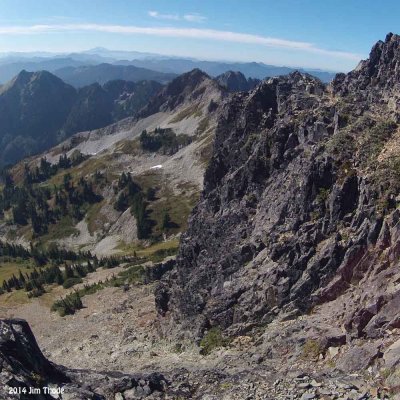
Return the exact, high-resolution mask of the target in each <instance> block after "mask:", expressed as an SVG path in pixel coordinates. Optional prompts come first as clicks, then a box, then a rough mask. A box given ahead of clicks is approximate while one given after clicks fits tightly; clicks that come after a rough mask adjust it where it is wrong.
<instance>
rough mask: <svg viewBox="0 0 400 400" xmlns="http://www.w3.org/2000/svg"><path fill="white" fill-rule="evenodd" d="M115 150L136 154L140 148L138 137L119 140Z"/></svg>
mask: <svg viewBox="0 0 400 400" xmlns="http://www.w3.org/2000/svg"><path fill="white" fill-rule="evenodd" d="M115 151H116V152H121V153H124V154H131V155H137V154H140V153H141V151H142V150H141V147H140V142H139V139H134V140H121V141H120V142H118V143H117V145H116V148H115Z"/></svg>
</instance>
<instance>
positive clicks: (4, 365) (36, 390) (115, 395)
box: [0, 319, 168, 400]
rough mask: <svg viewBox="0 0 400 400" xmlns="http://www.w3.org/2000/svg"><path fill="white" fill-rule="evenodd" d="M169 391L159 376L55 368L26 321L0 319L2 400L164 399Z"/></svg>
mask: <svg viewBox="0 0 400 400" xmlns="http://www.w3.org/2000/svg"><path fill="white" fill-rule="evenodd" d="M167 389H168V384H167V382H166V380H165V378H164V377H163V375H161V374H158V373H152V374H149V375H139V374H138V375H127V374H122V373H118V372H109V373H105V372H94V371H87V370H68V369H66V368H64V367H61V366H58V365H55V364H53V363H51V362H50V361H48V360H47V359H46V358H45V357H44V356H43V354H42V352H41V351H40V349H39V347H38V345H37V343H36V340H35V337H34V336H33V334H32V331H31V329H30V328H29V325H28V324H27V322H26V321H24V320H19V319H14V320H0V397H1V399H4V400H8V399H21V400H24V399H37V400H45V399H65V400H114V399H127V400H130V399H132V400H133V399H140V398H145V397H148V396H151V397H152V398H161V396H162V395H163V393H164V392H166V391H167ZM157 393H158V394H157ZM154 396H156V397H154Z"/></svg>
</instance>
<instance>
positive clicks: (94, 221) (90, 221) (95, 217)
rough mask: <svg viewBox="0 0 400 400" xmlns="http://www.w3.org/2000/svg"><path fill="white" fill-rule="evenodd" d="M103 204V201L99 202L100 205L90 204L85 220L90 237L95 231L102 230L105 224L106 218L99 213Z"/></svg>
mask: <svg viewBox="0 0 400 400" xmlns="http://www.w3.org/2000/svg"><path fill="white" fill-rule="evenodd" d="M104 203H105V200H103V201H101V202H100V203H96V204H92V205H91V206H90V207H89V210H88V212H87V213H86V217H85V220H86V222H87V225H88V230H89V232H90V234H91V235H92V236H93V234H94V233H95V232H96V231H98V230H100V229H102V228H103V226H104V224H105V223H106V222H107V218H106V216H104V215H103V214H101V213H100V210H101V208H102V207H103V205H104Z"/></svg>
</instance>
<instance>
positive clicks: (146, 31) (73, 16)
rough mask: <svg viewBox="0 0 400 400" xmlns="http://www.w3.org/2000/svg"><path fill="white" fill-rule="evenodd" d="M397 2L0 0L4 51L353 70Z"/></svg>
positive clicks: (398, 26)
mask: <svg viewBox="0 0 400 400" xmlns="http://www.w3.org/2000/svg"><path fill="white" fill-rule="evenodd" d="M399 15H400V1H398V0H380V1H379V2H378V1H376V0H277V1H276V0H141V1H140V0H0V52H27V51H49V52H65V53H67V52H75V51H84V50H88V49H90V48H94V47H105V48H108V49H112V50H136V51H141V52H151V53H159V54H164V55H175V56H184V57H193V58H198V59H203V60H225V61H256V62H264V63H266V64H273V65H286V66H295V67H307V68H319V69H325V70H331V71H349V70H351V69H353V68H354V67H355V66H356V65H357V64H358V62H359V60H360V59H365V58H367V57H368V54H369V51H370V49H371V47H372V45H373V44H374V43H375V42H377V41H378V40H384V38H385V36H386V34H387V33H388V32H394V33H400V18H399Z"/></svg>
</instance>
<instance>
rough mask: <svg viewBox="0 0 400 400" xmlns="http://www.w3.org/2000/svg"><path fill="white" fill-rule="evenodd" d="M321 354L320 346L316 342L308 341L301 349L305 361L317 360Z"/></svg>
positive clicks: (313, 340)
mask: <svg viewBox="0 0 400 400" xmlns="http://www.w3.org/2000/svg"><path fill="white" fill-rule="evenodd" d="M321 353H322V348H321V344H320V342H319V341H318V340H315V339H308V340H307V341H306V342H305V343H304V346H303V349H302V357H303V358H304V359H306V360H318V357H319V355H320V354H321Z"/></svg>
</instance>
